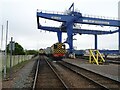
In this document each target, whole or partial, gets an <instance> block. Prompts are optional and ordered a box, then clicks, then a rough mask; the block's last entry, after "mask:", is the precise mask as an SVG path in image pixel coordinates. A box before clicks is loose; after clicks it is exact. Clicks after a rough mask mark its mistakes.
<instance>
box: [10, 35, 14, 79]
mask: <svg viewBox="0 0 120 90" xmlns="http://www.w3.org/2000/svg"><path fill="white" fill-rule="evenodd" d="M9 50H10V79H11V74H12V51H14V50H15V43H14V42H13V37H11V41H10V44H9Z"/></svg>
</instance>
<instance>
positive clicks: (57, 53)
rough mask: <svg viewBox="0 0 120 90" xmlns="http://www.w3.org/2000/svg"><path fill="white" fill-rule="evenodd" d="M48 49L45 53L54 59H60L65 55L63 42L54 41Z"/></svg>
mask: <svg viewBox="0 0 120 90" xmlns="http://www.w3.org/2000/svg"><path fill="white" fill-rule="evenodd" d="M48 49H49V50H46V51H47V52H48V53H47V54H49V56H51V57H52V58H54V59H57V60H61V59H62V58H63V57H65V54H66V47H65V44H64V43H55V44H53V45H52V46H51V47H50V48H48Z"/></svg>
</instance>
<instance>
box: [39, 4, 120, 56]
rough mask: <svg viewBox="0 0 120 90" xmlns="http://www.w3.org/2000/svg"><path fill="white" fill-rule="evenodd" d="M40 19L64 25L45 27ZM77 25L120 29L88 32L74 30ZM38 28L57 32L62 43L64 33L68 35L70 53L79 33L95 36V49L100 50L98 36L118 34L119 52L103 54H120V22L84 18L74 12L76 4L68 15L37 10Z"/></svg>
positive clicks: (108, 51) (69, 10)
mask: <svg viewBox="0 0 120 90" xmlns="http://www.w3.org/2000/svg"><path fill="white" fill-rule="evenodd" d="M39 17H40V18H45V19H49V20H54V21H58V22H62V24H61V26H60V27H51V26H43V25H41V24H40V20H39ZM76 23H78V24H88V25H99V26H112V27H118V30H114V31H111V30H109V31H104V30H89V29H88V30H87V29H80V28H73V26H74V25H75V24H76ZM37 26H38V29H42V30H47V31H52V32H57V36H58V42H62V33H67V39H66V41H65V42H66V43H68V45H69V53H72V52H73V36H74V35H76V34H77V33H79V34H91V35H94V36H95V49H98V48H97V36H98V35H104V34H113V33H118V34H119V41H118V42H119V45H118V46H119V47H118V48H119V50H107V51H101V52H106V53H117V54H118V53H119V54H120V20H113V19H105V18H95V17H89V16H83V15H82V13H80V12H77V11H75V10H74V3H73V4H72V5H71V6H70V7H69V9H68V10H67V13H47V12H43V11H39V10H37Z"/></svg>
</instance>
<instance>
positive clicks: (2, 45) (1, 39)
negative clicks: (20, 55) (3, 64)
mask: <svg viewBox="0 0 120 90" xmlns="http://www.w3.org/2000/svg"><path fill="white" fill-rule="evenodd" d="M2 46H3V25H2V32H1V51H2Z"/></svg>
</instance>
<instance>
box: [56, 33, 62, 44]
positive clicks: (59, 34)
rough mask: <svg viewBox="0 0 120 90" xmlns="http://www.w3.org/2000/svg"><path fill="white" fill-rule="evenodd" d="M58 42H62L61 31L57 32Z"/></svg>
mask: <svg viewBox="0 0 120 90" xmlns="http://www.w3.org/2000/svg"><path fill="white" fill-rule="evenodd" d="M57 37H58V42H60V43H61V42H62V32H57Z"/></svg>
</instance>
